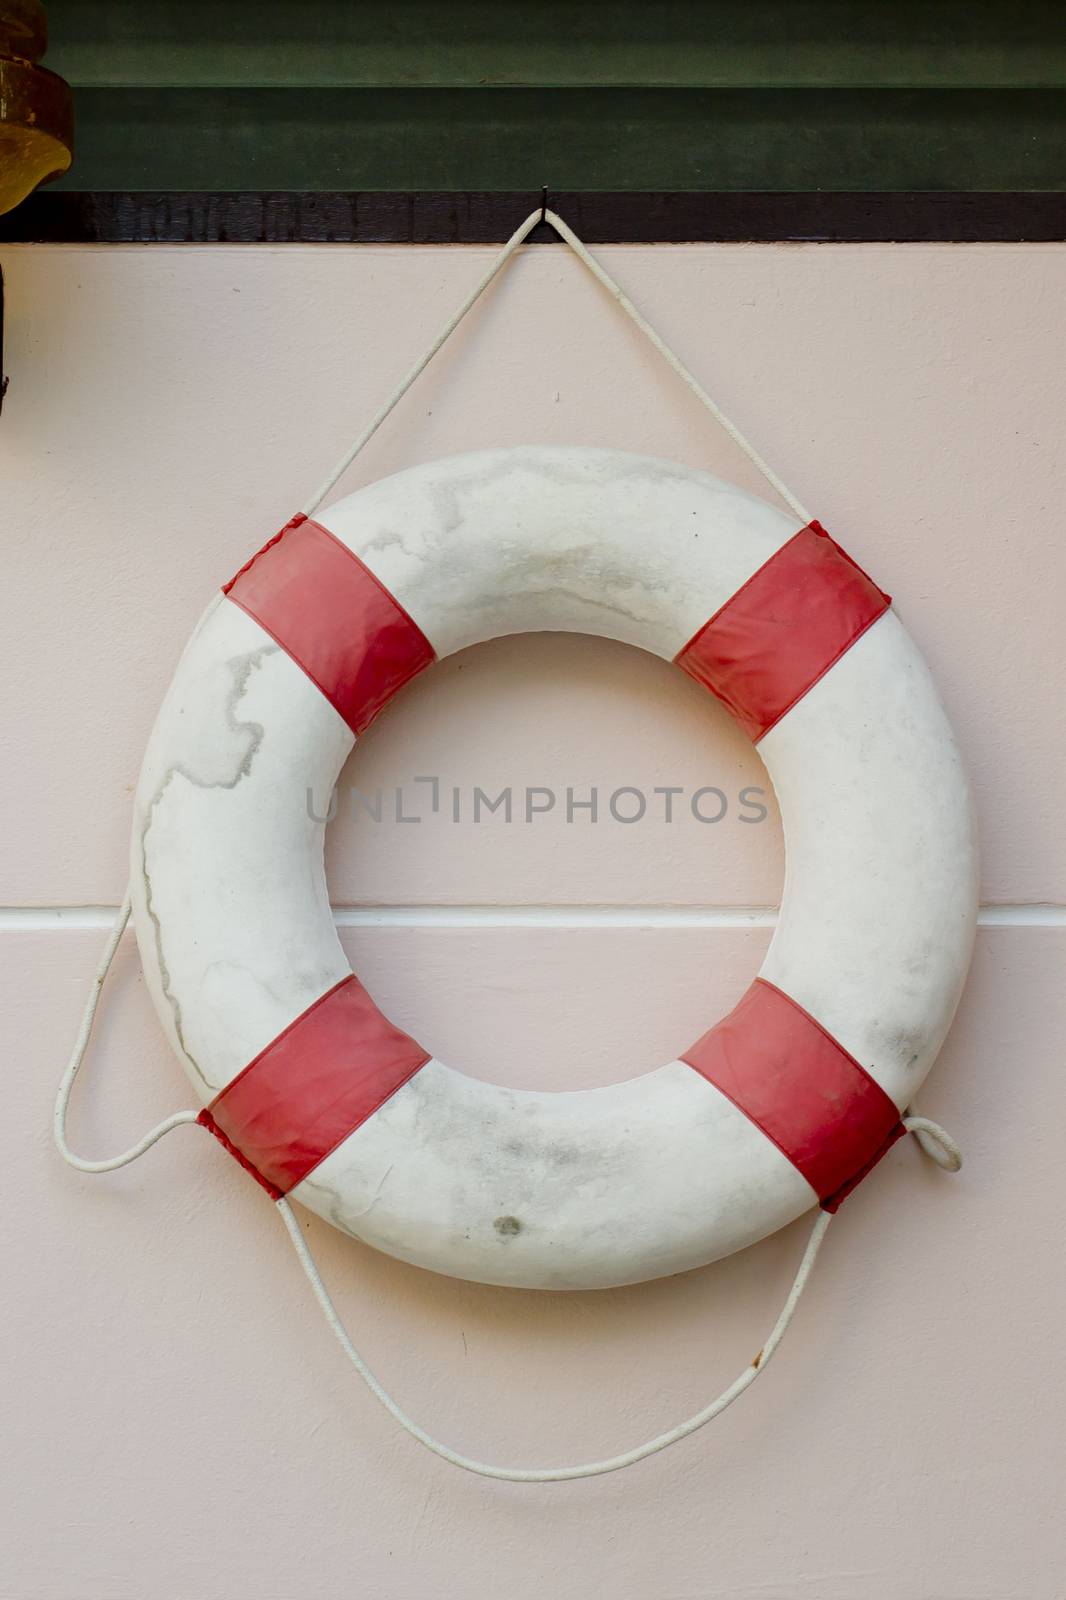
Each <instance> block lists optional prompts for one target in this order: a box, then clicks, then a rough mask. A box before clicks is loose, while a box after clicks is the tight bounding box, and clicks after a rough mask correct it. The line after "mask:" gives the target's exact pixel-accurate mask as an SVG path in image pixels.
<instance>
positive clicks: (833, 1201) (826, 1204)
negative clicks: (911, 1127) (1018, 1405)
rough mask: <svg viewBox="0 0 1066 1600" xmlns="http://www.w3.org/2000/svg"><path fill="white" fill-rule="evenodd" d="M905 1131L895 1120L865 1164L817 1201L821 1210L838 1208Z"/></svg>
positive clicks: (901, 1124)
mask: <svg viewBox="0 0 1066 1600" xmlns="http://www.w3.org/2000/svg"><path fill="white" fill-rule="evenodd" d="M906 1131H907V1130H906V1128H905V1127H904V1126H903V1123H902V1122H897V1123H896V1125H895V1127H894V1128H890V1129H889V1131H888V1133H886V1135H885V1137H884V1140H883V1142H882V1143H881V1144H880V1145H879V1146H878V1148H877V1149H876V1150H875V1151H874V1153H873V1155H872V1156H871V1157H870V1159H869V1161H867V1162H866V1164H865V1166H862V1167H860V1168H859V1170H858V1172H856V1173H855V1175H854V1177H851V1178H849V1179H848V1180H847V1182H846V1183H842V1184H841V1185H840V1188H839V1189H837V1190H836V1191H835V1192H834V1193H833V1194H830V1195H826V1197H825V1199H824V1200H822V1201H820V1202H819V1204H820V1205H821V1208H822V1210H823V1211H836V1210H838V1209H839V1207H840V1206H841V1205H843V1203H844V1201H845V1200H846V1199H847V1198H848V1195H849V1194H850V1193H851V1191H852V1190H853V1189H857V1188H858V1187H859V1184H860V1183H861V1182H862V1180H863V1179H864V1178H865V1177H867V1176H868V1175H869V1174H870V1173H871V1172H872V1171H873V1169H874V1168H875V1167H876V1165H877V1163H878V1162H879V1161H880V1160H881V1158H882V1156H887V1154H888V1152H889V1151H890V1150H891V1148H892V1146H893V1145H894V1144H895V1142H896V1140H897V1139H902V1138H903V1135H904V1134H905V1133H906Z"/></svg>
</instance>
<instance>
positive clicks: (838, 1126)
mask: <svg viewBox="0 0 1066 1600" xmlns="http://www.w3.org/2000/svg"><path fill="white" fill-rule="evenodd" d="M681 1060H682V1061H684V1062H687V1064H688V1065H689V1066H690V1067H693V1068H694V1069H695V1070H696V1071H697V1072H698V1073H699V1074H700V1075H701V1076H702V1077H704V1078H706V1079H707V1081H708V1083H713V1084H714V1086H715V1088H716V1089H719V1090H721V1092H722V1094H724V1095H725V1096H726V1098H727V1099H729V1100H732V1102H733V1104H734V1105H735V1106H737V1107H738V1108H739V1110H741V1111H743V1113H744V1115H745V1116H746V1117H750V1118H751V1120H752V1122H754V1123H755V1124H756V1126H757V1127H759V1128H761V1129H762V1131H763V1133H765V1135H766V1137H767V1138H768V1139H771V1140H772V1141H773V1142H774V1144H776V1146H777V1148H778V1149H779V1150H780V1151H781V1152H782V1153H783V1154H784V1155H786V1156H787V1157H788V1159H789V1160H790V1161H791V1162H792V1164H793V1166H794V1167H796V1168H797V1169H798V1170H799V1171H800V1172H801V1173H802V1174H803V1176H804V1177H805V1178H806V1180H807V1182H808V1183H809V1184H810V1186H811V1188H812V1189H813V1190H814V1192H815V1193H816V1194H817V1196H818V1199H819V1202H820V1204H821V1206H822V1208H823V1209H824V1210H826V1211H835V1210H836V1209H837V1206H839V1205H840V1203H841V1201H842V1200H844V1199H845V1198H846V1197H847V1195H849V1194H850V1193H851V1191H852V1189H854V1188H855V1186H856V1184H858V1183H860V1182H861V1181H862V1179H863V1178H864V1177H865V1176H866V1174H867V1173H868V1172H869V1171H870V1170H871V1168H872V1167H874V1166H876V1165H877V1163H878V1161H880V1159H881V1157H882V1156H883V1155H884V1154H885V1152H886V1151H887V1150H889V1149H891V1147H892V1145H893V1144H895V1142H896V1140H897V1139H898V1138H900V1137H901V1135H902V1134H903V1132H904V1128H903V1124H902V1122H901V1121H900V1115H899V1111H898V1110H897V1108H896V1105H895V1103H894V1101H892V1100H891V1099H890V1098H889V1097H888V1095H887V1094H886V1093H885V1091H884V1090H883V1089H882V1088H881V1085H880V1084H879V1083H877V1082H875V1080H874V1079H873V1078H871V1076H870V1074H869V1073H868V1072H867V1071H866V1069H865V1068H864V1067H862V1066H860V1065H859V1063H858V1062H857V1061H856V1060H855V1057H854V1056H853V1055H850V1054H849V1052H848V1051H847V1050H845V1049H844V1047H843V1045H841V1044H838V1043H837V1041H836V1040H835V1039H834V1038H833V1036H832V1034H830V1033H827V1032H826V1030H825V1029H824V1028H823V1027H822V1025H821V1023H819V1022H816V1021H815V1020H814V1018H813V1017H812V1016H810V1015H809V1014H808V1013H807V1012H806V1011H804V1009H803V1007H802V1006H801V1005H798V1004H797V1003H796V1001H795V1000H793V999H791V998H790V996H789V995H787V994H785V993H784V992H783V990H781V989H778V988H776V987H775V986H774V985H773V984H772V983H767V981H766V979H765V978H756V980H755V982H754V983H753V984H752V986H751V988H750V989H749V990H748V992H747V993H746V994H745V995H744V997H743V999H742V1000H741V1001H740V1004H739V1005H738V1006H736V1007H735V1008H734V1009H733V1010H732V1011H731V1012H730V1013H729V1015H728V1016H727V1017H723V1019H722V1021H721V1022H719V1023H718V1024H717V1025H716V1026H715V1027H713V1028H712V1029H711V1030H710V1032H709V1033H705V1034H704V1035H703V1037H702V1039H699V1040H697V1042H696V1043H695V1044H694V1045H693V1046H692V1048H691V1050H688V1051H686V1052H685V1054H684V1055H683V1056H682V1057H681Z"/></svg>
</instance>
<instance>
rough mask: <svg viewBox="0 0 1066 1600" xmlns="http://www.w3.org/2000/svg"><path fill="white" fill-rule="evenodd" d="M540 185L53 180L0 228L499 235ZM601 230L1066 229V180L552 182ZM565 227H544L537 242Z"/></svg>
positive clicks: (116, 238) (139, 236)
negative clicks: (868, 184) (899, 188)
mask: <svg viewBox="0 0 1066 1600" xmlns="http://www.w3.org/2000/svg"><path fill="white" fill-rule="evenodd" d="M539 203H540V193H539V191H536V192H503V191H491V192H482V193H451V192H428V191H419V192H400V193H397V192H385V191H372V192H369V193H364V194H342V193H336V194H330V193H310V194H300V193H292V192H278V193H246V194H196V193H176V192H161V193H154V194H153V193H149V192H133V193H113V192H100V193H88V194H79V193H74V192H59V191H52V192H49V191H48V190H44V191H41V192H39V193H37V194H35V195H32V196H31V197H30V198H29V199H28V200H26V201H24V202H23V204H22V205H21V206H18V207H17V208H16V209H15V210H14V211H11V212H8V213H7V215H6V216H2V217H0V242H7V243H12V242H26V241H34V242H51V243H60V242H62V243H92V244H205V243H219V242H220V243H231V244H283V243H289V242H293V243H313V244H331V243H336V244H353V243H354V244H497V243H502V242H503V240H505V239H507V238H508V237H509V236H510V234H511V233H512V232H513V231H514V229H515V228H516V227H517V226H518V224H519V223H520V222H521V221H522V219H523V217H525V216H526V215H527V214H528V213H529V212H530V211H531V210H533V208H534V206H536V205H538V204H539ZM551 204H552V206H553V207H554V208H555V209H556V210H558V211H559V212H560V214H561V215H563V216H564V217H565V218H566V219H567V221H568V222H569V223H570V224H571V225H572V226H573V227H574V228H575V229H576V230H577V232H578V233H579V234H580V235H581V236H582V237H583V238H584V239H587V240H588V241H589V242H590V243H593V244H607V243H615V242H617V243H629V244H643V243H650V244H657V243H662V244H668V243H680V242H685V241H695V242H698V241H708V242H723V243H724V242H734V241H749V240H750V241H758V240H762V241H787V240H818V241H827V242H842V241H849V240H851V241H858V242H868V241H877V240H896V241H901V242H906V241H918V240H944V241H958V242H976V241H980V240H1001V241H1010V240H1031V241H1049V240H1066V194H1064V193H1063V192H1061V191H1032V192H1030V191H1025V192H1011V193H970V192H946V191H945V192H933V191H924V192H920V193H895V192H893V193H870V194H854V193H837V192H828V191H827V192H821V193H815V194H793V193H787V194H763V193H752V194H743V193H707V192H695V191H685V192H678V193H672V194H669V193H651V194H641V193H637V192H634V193H629V192H626V193H620V194H608V193H598V192H588V191H586V192H569V193H567V192H553V193H552V196H551ZM554 238H555V235H554V234H553V233H552V232H551V230H550V229H547V228H538V229H536V230H535V232H534V234H533V235H532V239H531V242H532V243H550V242H551V241H552V240H553V239H554Z"/></svg>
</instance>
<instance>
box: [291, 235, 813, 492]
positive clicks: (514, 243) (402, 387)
mask: <svg viewBox="0 0 1066 1600" xmlns="http://www.w3.org/2000/svg"><path fill="white" fill-rule="evenodd" d="M539 221H540V212H539V211H531V212H530V213H529V216H528V217H527V218H526V220H525V222H523V224H522V226H521V227H520V228H518V229H517V230H516V231H515V232H514V233H512V235H511V237H510V238H509V239H508V241H507V243H506V244H505V245H504V247H503V249H502V250H501V251H500V253H499V255H498V256H497V257H496V259H495V261H494V262H493V263H492V265H491V267H490V268H489V270H488V271H487V272H486V273H485V276H484V277H483V278H482V279H481V280H480V282H479V283H477V284H476V285H475V286H474V288H473V289H471V291H470V293H469V294H468V295H467V297H466V299H465V300H464V301H463V303H462V305H461V306H460V307H459V309H458V311H455V312H454V313H453V314H452V315H451V316H450V317H449V318H448V320H447V322H446V323H445V324H444V327H443V328H442V329H441V330H440V332H439V333H438V335H437V337H436V338H435V339H434V341H433V343H432V344H431V345H430V347H429V349H428V350H427V351H426V353H425V355H423V356H422V357H420V359H419V360H418V361H416V362H415V364H414V366H413V367H412V368H411V369H410V371H409V372H408V373H406V374H405V376H404V377H403V378H401V379H400V382H399V384H398V385H397V387H396V388H395V389H394V390H393V392H392V394H391V395H390V396H389V398H388V399H387V400H386V401H385V404H384V405H383V406H381V407H380V408H379V410H377V411H376V412H375V413H374V415H373V416H372V417H371V419H370V421H369V422H368V423H367V425H366V427H365V428H364V429H363V431H362V433H361V434H360V435H359V437H358V439H356V441H355V443H354V444H353V445H352V446H351V448H350V449H349V450H348V451H347V452H346V453H345V454H344V455H343V456H342V457H341V459H340V461H338V463H337V465H336V466H335V467H334V469H333V471H332V472H331V473H330V475H329V477H328V478H326V479H325V481H324V482H323V483H320V484H319V486H318V488H317V489H316V490H315V492H314V494H313V495H312V496H311V498H310V500H308V502H307V504H306V505H305V506H304V508H303V511H304V515H305V516H308V517H310V516H313V515H314V513H315V512H316V511H317V510H318V508H319V506H320V505H321V504H322V502H323V500H324V499H325V498H326V496H327V495H328V494H329V491H330V490H331V489H332V488H333V486H334V484H335V483H336V482H337V481H338V479H340V478H342V477H343V476H344V474H345V473H346V472H347V470H348V468H349V467H350V466H351V464H352V462H353V461H354V460H355V458H356V456H357V455H358V454H359V452H360V450H362V448H363V446H364V445H365V444H368V443H369V441H370V440H371V439H372V438H373V437H374V435H375V433H377V431H378V429H379V428H380V427H381V424H382V423H383V422H384V421H385V418H386V417H387V416H388V415H389V413H390V412H391V411H392V410H393V409H394V408H395V407H396V406H398V405H399V403H400V401H401V400H402V399H403V397H404V395H405V394H406V393H407V391H408V389H409V388H410V387H411V385H412V384H413V383H414V381H415V379H416V378H418V377H419V376H420V375H421V374H422V373H423V372H425V370H426V368H427V367H428V366H429V363H430V362H431V361H432V360H433V357H434V356H435V355H436V354H437V351H438V350H439V349H440V348H441V346H442V345H443V344H446V343H447V341H448V340H449V339H450V338H451V336H452V334H453V333H454V332H455V330H456V328H457V327H458V326H459V324H460V322H462V320H463V318H464V317H465V316H466V314H467V312H468V311H469V310H470V308H471V306H473V305H474V304H475V302H476V301H478V300H480V298H481V296H482V295H483V294H484V292H485V290H486V289H487V288H488V286H489V284H490V283H491V282H492V280H493V278H494V277H495V276H496V274H497V273H498V272H499V270H500V268H501V267H503V266H506V264H507V262H508V261H509V260H510V259H511V257H512V256H513V255H514V253H515V251H516V250H517V249H518V247H519V245H520V244H521V243H522V242H523V240H524V239H525V238H526V235H527V234H530V233H532V232H533V229H534V228H535V227H536V226H537V223H538V222H539ZM809 520H810V519H809V518H808V521H809Z"/></svg>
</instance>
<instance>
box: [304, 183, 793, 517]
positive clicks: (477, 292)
mask: <svg viewBox="0 0 1066 1600" xmlns="http://www.w3.org/2000/svg"><path fill="white" fill-rule="evenodd" d="M542 221H543V222H547V223H548V224H549V225H550V226H551V227H553V228H554V229H555V231H556V233H557V234H558V235H559V237H560V239H562V241H563V243H564V244H567V245H569V247H570V249H571V250H572V251H573V252H574V254H575V255H576V256H577V258H578V260H579V261H581V262H583V263H584V265H585V266H586V267H587V268H588V270H589V271H590V272H591V273H592V276H593V277H594V278H595V279H597V281H598V282H599V283H601V284H602V285H603V287H604V288H605V289H606V290H607V292H608V294H609V295H610V296H611V297H612V299H613V300H615V301H616V303H617V304H618V305H619V306H620V307H621V308H622V310H623V311H624V312H625V314H626V316H627V317H629V319H630V321H631V322H633V323H634V324H635V325H636V326H637V327H638V328H639V329H640V331H641V333H642V334H643V335H644V337H645V338H646V339H647V340H648V341H649V343H650V344H651V345H652V346H653V347H654V348H655V349H656V350H657V351H658V352H659V354H660V355H661V356H662V358H663V360H664V361H665V362H666V364H667V365H668V366H669V367H670V368H671V369H672V370H673V371H674V372H676V373H677V375H678V377H679V378H680V379H681V381H682V383H684V384H687V386H688V387H689V389H691V391H692V393H693V394H694V395H695V396H696V399H697V400H698V401H699V402H700V404H701V405H703V406H705V407H706V408H707V410H708V411H709V412H710V414H711V416H712V417H713V418H714V420H715V421H716V422H717V423H718V425H719V427H721V428H724V429H725V431H726V433H727V434H728V435H729V437H730V438H731V439H732V440H733V441H734V443H735V444H737V445H739V447H740V449H741V450H743V452H744V454H745V455H746V456H747V458H748V460H749V461H750V462H751V463H752V465H753V466H754V467H755V468H756V469H757V470H758V471H759V472H760V473H761V474H762V476H763V477H764V478H765V479H766V481H767V483H768V484H769V485H770V487H771V488H772V489H773V490H775V491H776V493H777V494H779V495H780V496H781V499H782V500H783V501H784V502H785V504H786V505H787V506H788V507H789V508H790V509H791V510H792V511H794V512H795V513H796V515H797V517H799V519H800V521H801V522H804V523H807V522H810V521H811V513H810V512H809V511H808V510H807V509H806V507H805V506H804V505H803V504H802V502H801V501H800V500H799V499H798V498H797V497H796V496H795V495H794V494H793V493H792V490H791V489H789V487H788V486H787V484H785V483H783V482H782V480H781V479H780V478H779V477H778V475H777V473H776V472H774V470H773V468H772V467H771V466H770V465H769V464H768V463H767V462H766V461H764V460H763V458H762V456H761V455H760V454H759V452H758V451H757V450H756V449H755V446H754V445H753V444H751V443H749V441H748V440H747V439H746V438H745V437H744V435H743V434H742V433H741V431H740V429H739V428H738V427H737V426H736V424H735V423H733V422H731V421H730V419H729V418H728V417H727V416H726V414H725V412H724V411H722V409H721V408H720V407H719V406H718V405H716V404H715V402H714V401H713V400H712V399H711V397H710V395H709V394H708V393H707V391H706V389H705V388H704V387H703V385H702V384H701V383H700V382H699V381H698V380H697V378H696V377H695V376H694V375H693V373H691V372H690V371H689V369H688V367H686V366H685V363H684V362H683V361H682V360H681V357H680V356H678V355H676V354H675V352H674V351H673V350H671V349H670V346H669V345H668V344H667V343H666V341H665V340H664V339H661V338H660V337H659V335H658V334H657V333H656V331H655V329H654V328H653V327H652V326H651V324H650V323H649V322H648V321H647V320H646V319H645V318H644V317H643V316H642V315H641V313H640V312H639V311H638V310H637V308H636V306H635V305H634V304H633V302H632V300H630V298H629V296H628V295H627V294H625V293H624V291H623V290H622V288H621V286H620V285H619V284H618V283H616V282H615V280H614V278H612V277H611V275H610V273H609V272H608V271H607V269H606V267H604V266H601V264H600V262H598V261H597V260H596V258H595V256H593V255H592V254H591V253H590V252H589V251H588V250H587V249H586V247H585V246H584V245H583V244H582V242H581V240H580V239H579V238H578V236H577V234H576V233H574V231H573V229H572V228H570V227H569V226H568V225H567V224H566V223H565V222H564V221H563V219H562V217H560V216H558V215H557V214H556V213H555V212H554V211H549V210H548V209H547V208H546V207H545V208H543V209H540V210H537V211H531V212H530V213H529V216H528V217H527V218H526V220H525V221H524V222H523V223H522V226H521V227H520V228H519V229H518V230H517V231H516V232H515V233H513V234H512V235H511V237H510V238H509V239H508V241H507V243H506V244H505V245H504V247H503V249H502V250H501V251H500V253H499V255H498V256H497V257H496V259H495V260H494V261H493V263H492V265H491V266H490V267H489V270H488V271H487V272H486V273H485V275H484V277H483V278H482V279H481V280H480V282H479V283H477V284H476V285H475V287H474V288H473V289H472V290H471V291H470V293H469V294H468V295H467V297H466V299H465V300H464V301H463V303H462V305H461V306H460V307H459V309H458V310H457V311H456V312H455V313H454V314H453V315H452V316H451V317H449V319H448V321H447V322H446V323H445V325H444V327H443V328H442V329H441V331H440V333H438V335H437V337H436V338H435V339H434V341H433V343H432V344H431V345H430V347H429V349H428V350H427V351H426V353H425V355H423V356H422V357H421V359H420V360H418V361H416V362H415V364H414V366H413V367H412V368H411V369H410V371H409V372H407V373H406V374H405V375H404V377H402V378H401V379H400V382H399V383H398V384H397V386H396V388H395V389H394V390H393V392H392V394H391V395H390V396H389V398H388V399H387V400H386V401H385V403H384V405H382V406H381V407H380V408H379V409H378V410H377V411H376V412H375V413H374V415H373V417H372V418H371V419H370V421H369V422H368V423H367V425H366V427H365V428H364V429H363V431H362V433H361V434H360V435H359V437H358V439H356V441H355V443H354V444H353V445H352V446H351V448H350V449H349V450H348V451H347V452H346V453H345V455H343V456H342V457H341V459H340V461H339V462H338V463H337V465H336V467H335V468H334V469H333V471H332V472H331V473H330V474H329V476H328V477H327V478H326V479H325V481H324V482H323V483H321V484H320V485H319V487H318V488H317V489H316V490H315V492H314V494H313V495H312V496H311V498H310V500H309V501H308V502H307V504H306V505H305V506H304V508H303V509H304V514H305V515H306V516H309V517H310V516H313V515H314V513H315V512H316V511H317V510H318V507H319V506H320V505H321V504H322V502H323V500H324V499H325V498H326V496H327V495H328V494H329V492H330V490H331V489H332V488H334V486H335V485H336V484H337V483H338V482H339V480H340V479H341V478H342V477H343V476H344V474H345V473H346V472H347V470H348V468H349V467H350V466H351V464H352V462H353V461H354V460H355V458H356V456H357V455H358V454H359V452H360V450H362V448H363V446H364V445H365V444H367V443H368V442H369V440H371V439H372V438H373V437H374V435H375V433H377V431H378V429H379V428H380V427H381V424H382V423H383V422H384V421H385V419H386V417H388V415H389V414H390V412H391V411H392V410H393V409H394V408H395V407H396V406H397V405H399V403H400V401H401V400H402V399H403V397H404V395H405V394H406V393H407V391H408V389H410V387H411V385H412V384H413V383H414V382H415V380H416V378H418V377H419V376H420V375H421V374H422V373H423V372H424V371H425V370H426V368H427V367H428V366H429V363H430V362H431V361H432V360H433V357H434V356H435V355H436V354H437V351H438V350H439V349H440V348H441V346H442V345H444V344H445V343H446V342H447V340H448V339H449V338H450V337H451V335H452V334H453V333H454V332H455V330H456V328H457V327H458V326H459V324H460V322H462V320H463V318H464V317H465V316H466V314H467V312H468V311H469V310H470V308H471V307H472V306H473V305H474V304H475V302H476V301H477V300H478V299H480V297H481V295H482V294H484V292H485V290H486V289H487V288H488V286H489V284H490V283H491V282H492V280H493V279H494V278H495V276H496V274H497V273H498V272H499V271H500V269H501V268H502V267H504V266H506V264H507V262H508V261H509V260H510V259H511V257H512V256H513V255H514V253H515V251H516V250H517V249H518V247H519V245H521V244H522V242H523V241H524V240H525V238H526V237H527V235H528V234H530V233H532V231H533V229H534V228H535V227H536V226H537V224H538V222H542Z"/></svg>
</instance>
